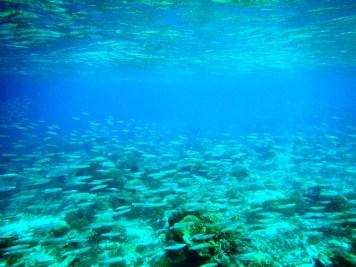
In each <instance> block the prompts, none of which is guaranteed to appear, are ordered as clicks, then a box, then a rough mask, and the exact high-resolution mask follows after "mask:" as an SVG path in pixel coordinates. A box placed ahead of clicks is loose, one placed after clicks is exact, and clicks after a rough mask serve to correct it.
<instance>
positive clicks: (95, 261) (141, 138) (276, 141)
mask: <svg viewBox="0 0 356 267" xmlns="http://www.w3.org/2000/svg"><path fill="white" fill-rule="evenodd" d="M2 105H3V106H2V107H1V110H2V111H3V112H4V113H3V115H2V117H3V119H2V123H1V126H0V127H1V154H0V162H1V163H0V192H1V194H0V201H1V203H0V207H1V210H0V266H58V267H59V266H120V267H121V266H147V267H148V266H152V267H169V266H175V267H178V266H182V267H183V266H187V267H189V266H204V267H208V266H209V267H213V266H299V267H308V266H310V267H311V266H356V256H355V249H356V242H355V241H356V231H355V229H356V228H355V226H356V194H355V192H356V191H355V178H356V164H355V163H356V157H355V143H356V135H355V130H356V128H355V125H348V126H345V127H344V128H343V129H342V130H341V129H338V130H333V129H334V128H333V127H330V126H329V125H328V124H327V123H323V124H321V125H316V126H315V129H313V131H310V132H289V133H287V134H277V133H263V132H255V133H253V132H251V133H243V134H237V133H219V134H217V133H215V134H213V133H204V134H196V133H195V134H193V133H189V132H182V133H180V134H179V135H177V132H176V131H172V130H170V129H169V128H165V127H163V126H161V125H158V124H154V123H144V122H142V121H133V120H130V121H122V120H118V119H116V118H114V117H107V118H105V120H101V121H93V120H91V118H90V115H89V114H88V113H85V112H84V113H81V114H78V116H76V117H73V118H72V121H73V125H76V124H78V125H81V127H78V129H62V128H61V127H59V126H58V125H55V124H52V123H50V122H48V121H44V120H42V121H32V120H29V118H28V117H27V114H26V112H13V111H14V110H16V108H17V107H18V106H23V105H22V104H21V105H19V104H18V103H16V102H14V103H3V104H2ZM17 111H18V109H17ZM334 120H338V119H337V118H335V119H334ZM74 128H75V127H74Z"/></svg>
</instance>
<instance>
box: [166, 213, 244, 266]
mask: <svg viewBox="0 0 356 267" xmlns="http://www.w3.org/2000/svg"><path fill="white" fill-rule="evenodd" d="M168 222H169V230H168V231H167V234H166V242H167V247H166V248H165V251H166V255H167V257H168V258H169V260H170V262H171V265H169V266H186V267H190V266H191V267H194V266H202V265H207V266H210V265H211V266H227V265H226V264H224V265H222V262H224V261H225V262H230V259H229V257H230V256H232V255H233V254H235V253H238V250H239V249H238V248H239V242H240V240H239V239H240V235H239V234H238V233H236V232H233V231H231V232H224V231H223V227H222V226H221V225H220V224H219V218H218V217H217V216H215V215H210V214H209V215H203V214H200V213H198V212H192V213H189V212H177V213H174V214H172V215H171V216H170V218H169V220H168Z"/></svg>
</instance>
